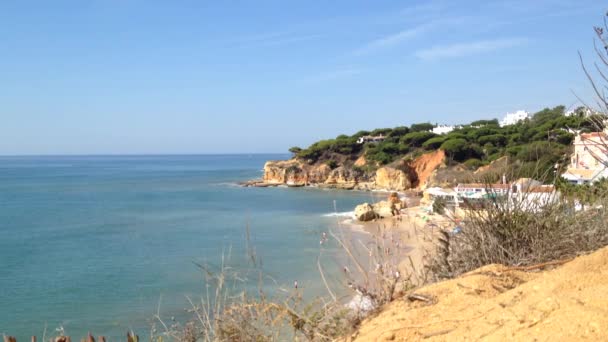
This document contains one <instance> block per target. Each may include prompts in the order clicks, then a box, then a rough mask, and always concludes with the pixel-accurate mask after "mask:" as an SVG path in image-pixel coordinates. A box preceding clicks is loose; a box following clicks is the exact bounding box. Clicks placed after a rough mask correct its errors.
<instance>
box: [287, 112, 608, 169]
mask: <svg viewBox="0 0 608 342" xmlns="http://www.w3.org/2000/svg"><path fill="white" fill-rule="evenodd" d="M598 121H600V120H593V119H592V120H590V119H589V117H586V116H585V111H584V109H583V108H579V109H577V110H576V111H575V112H574V114H572V115H569V116H566V113H565V107H564V106H557V107H554V108H545V109H543V110H541V111H539V112H537V113H535V114H534V115H533V116H532V118H531V119H526V120H524V121H520V122H518V123H517V124H514V125H508V126H503V127H501V126H500V125H499V124H498V120H496V119H494V120H477V121H474V122H471V123H469V124H466V125H461V126H458V127H457V128H456V129H454V130H453V131H451V132H450V133H447V134H442V135H437V134H434V133H432V132H431V130H432V128H433V127H434V125H432V124H430V123H417V124H412V125H411V126H409V127H406V126H400V127H395V128H379V129H375V130H373V131H360V132H357V133H355V134H353V135H350V136H349V135H339V136H338V137H336V138H335V139H327V140H321V141H317V142H315V143H314V144H312V145H310V146H309V147H308V148H300V147H292V148H290V149H289V151H290V152H292V153H293V154H294V156H295V157H297V158H299V159H302V160H305V161H306V162H308V163H310V164H314V163H317V162H327V161H330V160H331V162H332V164H333V163H336V162H339V163H341V164H345V165H348V164H349V163H352V162H354V161H355V160H356V159H357V158H359V157H360V156H365V158H366V160H367V161H368V162H370V163H371V164H373V165H376V166H379V165H386V164H389V163H391V162H393V161H395V160H398V159H401V158H404V157H415V156H417V155H420V154H421V153H424V152H426V151H433V150H437V149H443V150H444V151H445V152H446V154H447V156H448V158H449V161H450V162H456V163H463V164H464V165H466V166H468V167H469V168H477V167H479V166H483V165H487V164H489V163H490V162H492V161H494V160H496V159H498V158H500V157H503V156H509V157H511V158H513V160H514V161H519V162H520V163H521V165H522V167H523V169H526V168H530V169H532V168H534V169H538V168H539V167H541V168H543V169H544V170H549V169H552V168H553V166H554V165H555V164H556V163H565V162H567V152H568V151H569V146H570V145H571V143H572V140H573V139H574V134H573V130H581V131H583V132H586V131H593V130H595V129H596V127H594V122H598ZM378 135H382V136H384V137H385V139H384V140H383V141H381V142H374V143H372V142H368V143H365V144H360V143H358V142H357V140H358V139H359V138H361V137H364V136H378Z"/></svg>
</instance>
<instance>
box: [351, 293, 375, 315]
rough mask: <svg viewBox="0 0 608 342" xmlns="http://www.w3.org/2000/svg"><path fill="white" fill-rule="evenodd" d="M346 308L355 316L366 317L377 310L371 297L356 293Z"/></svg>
mask: <svg viewBox="0 0 608 342" xmlns="http://www.w3.org/2000/svg"><path fill="white" fill-rule="evenodd" d="M346 307H347V308H349V309H350V310H352V311H354V312H355V313H356V314H357V315H367V314H368V313H370V312H372V311H373V310H375V309H376V308H377V304H376V302H375V301H374V300H373V298H372V297H371V296H369V295H362V294H359V293H357V294H356V295H355V296H354V297H353V299H351V300H350V302H348V304H346Z"/></svg>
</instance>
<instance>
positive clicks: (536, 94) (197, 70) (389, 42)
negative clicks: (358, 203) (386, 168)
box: [0, 0, 608, 154]
mask: <svg viewBox="0 0 608 342" xmlns="http://www.w3.org/2000/svg"><path fill="white" fill-rule="evenodd" d="M607 9H608V4H601V1H597V0H574V1H565V0H534V1H532V0H506V1H492V0H489V1H483V2H481V1H402V2H398V1H381V0H376V1H353V0H348V1H347V0H343V1H312V0H308V1H248V2H245V1H241V2H232V1H214V2H211V1H134V0H97V1H94V0H93V1H82V0H81V1H59V0H58V1H27V0H24V1H2V2H1V3H0V22H1V23H2V24H1V25H0V55H1V58H0V75H1V76H0V79H1V80H2V82H0V121H1V124H0V137H1V138H0V154H120V153H129V154H131V153H235V152H247V153H255V152H284V151H286V149H287V148H289V147H290V146H294V145H299V146H303V147H304V146H307V145H309V144H310V143H312V142H314V141H316V140H318V139H322V138H330V137H335V136H336V135H338V134H342V133H346V134H350V133H354V132H356V131H358V130H361V129H372V128H378V127H393V126H398V125H409V124H411V123H415V122H432V123H435V122H438V123H461V122H462V123H466V122H469V121H471V120H475V119H481V118H493V117H501V116H502V115H504V113H506V112H508V111H514V110H517V109H526V110H529V111H535V110H538V109H541V108H543V107H546V106H554V105H558V104H564V105H566V106H572V105H574V104H575V103H576V97H575V95H573V91H574V92H576V93H577V94H579V95H580V96H582V97H584V98H591V92H590V88H589V86H588V84H587V82H586V80H585V78H584V75H583V73H582V70H581V67H580V64H579V61H578V55H577V51H581V52H582V53H583V55H584V56H585V57H586V58H587V59H588V60H590V61H591V60H592V52H593V37H594V36H593V31H592V26H593V25H595V24H599V23H601V20H602V15H603V13H604V12H605V10H607Z"/></svg>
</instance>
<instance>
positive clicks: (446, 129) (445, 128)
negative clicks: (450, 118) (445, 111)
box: [431, 125, 456, 134]
mask: <svg viewBox="0 0 608 342" xmlns="http://www.w3.org/2000/svg"><path fill="white" fill-rule="evenodd" d="M454 129H456V126H449V125H438V126H435V127H433V130H432V131H431V132H433V133H435V134H447V133H450V132H451V131H453V130H454Z"/></svg>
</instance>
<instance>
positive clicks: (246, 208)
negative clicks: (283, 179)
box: [0, 154, 384, 340]
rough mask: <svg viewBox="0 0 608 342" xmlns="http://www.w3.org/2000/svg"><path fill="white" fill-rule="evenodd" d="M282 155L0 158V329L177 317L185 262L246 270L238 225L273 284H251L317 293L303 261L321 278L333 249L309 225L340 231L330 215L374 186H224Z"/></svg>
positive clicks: (130, 325)
mask: <svg viewBox="0 0 608 342" xmlns="http://www.w3.org/2000/svg"><path fill="white" fill-rule="evenodd" d="M288 157H289V156H288V155H282V154H281V155H188V156H177V155H176V156H48V157H46V156H45V157H29V156H28V157H0V308H2V309H1V310H0V334H2V333H4V334H7V335H13V336H16V337H17V338H18V340H24V339H26V338H29V336H31V335H37V336H38V338H40V337H41V336H42V334H43V331H44V330H45V328H46V330H47V337H48V336H50V335H53V334H54V333H55V330H56V329H64V331H65V333H66V334H67V335H71V336H72V337H73V338H75V339H78V338H80V337H82V336H84V335H85V334H86V333H87V332H88V331H91V332H93V334H94V335H106V336H108V337H110V338H112V337H119V336H121V337H122V336H124V335H125V333H126V331H127V330H133V331H135V332H136V333H138V334H139V335H140V336H146V335H147V334H148V333H149V330H150V326H151V322H152V321H153V316H154V315H155V314H156V312H157V310H158V309H159V308H160V313H161V316H162V317H164V318H166V319H168V320H170V318H171V317H176V320H180V319H186V318H187V317H189V316H187V314H186V313H185V310H184V309H187V308H189V304H188V302H187V300H186V296H190V297H191V298H193V299H194V300H199V301H200V298H201V296H203V293H204V290H205V286H204V283H203V276H202V273H201V271H200V269H199V268H198V267H197V266H196V265H195V263H200V264H205V263H207V264H209V265H212V266H213V265H216V266H217V265H219V264H220V263H221V257H222V255H225V256H226V255H228V254H230V255H231V261H230V263H231V265H234V267H235V268H236V269H237V270H238V269H239V268H242V269H246V268H247V267H249V266H248V264H247V262H246V260H247V257H246V256H247V253H246V245H247V239H246V236H247V233H246V232H247V227H249V231H250V235H251V238H250V242H249V243H250V245H251V246H253V247H254V248H255V251H256V255H257V256H258V258H259V260H260V261H261V264H262V268H263V270H264V274H266V275H268V279H270V278H272V279H274V281H276V283H274V281H273V282H272V283H270V282H269V283H268V284H264V288H265V290H267V291H269V292H272V291H277V290H278V289H279V288H283V289H291V288H293V282H294V281H296V280H297V281H298V284H299V287H300V289H301V291H303V292H304V293H305V294H306V295H307V296H308V297H314V296H318V295H323V294H325V291H324V287H323V285H322V282H321V281H320V276H319V272H318V270H317V264H316V260H317V257H318V256H319V253H320V250H321V249H323V255H324V257H323V260H324V265H325V263H326V265H325V266H324V267H326V268H327V272H328V273H329V274H330V275H333V273H335V272H336V270H338V269H339V265H338V264H339V262H336V260H339V254H340V251H339V249H338V248H337V247H336V246H333V245H331V244H328V245H323V246H321V245H320V244H319V240H320V236H321V234H322V232H325V231H327V230H328V229H329V228H332V229H349V230H352V227H345V226H343V225H341V224H338V223H339V222H341V221H343V220H346V219H348V217H349V213H348V212H350V211H352V210H353V208H354V207H355V205H357V204H359V203H362V202H365V201H373V200H374V198H373V197H378V196H384V195H381V194H373V193H369V192H367V193H366V192H357V191H345V190H321V189H315V188H286V187H277V188H244V187H240V186H238V185H237V183H238V182H240V181H245V180H249V179H254V178H260V177H261V176H262V167H263V165H264V162H265V161H266V160H270V159H286V158H288ZM353 231H355V234H359V233H357V232H356V230H353ZM361 234H363V233H361ZM332 260H333V261H332ZM331 278H332V279H333V284H338V283H339V279H337V278H338V277H331ZM243 286H245V287H246V286H248V285H243Z"/></svg>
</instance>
